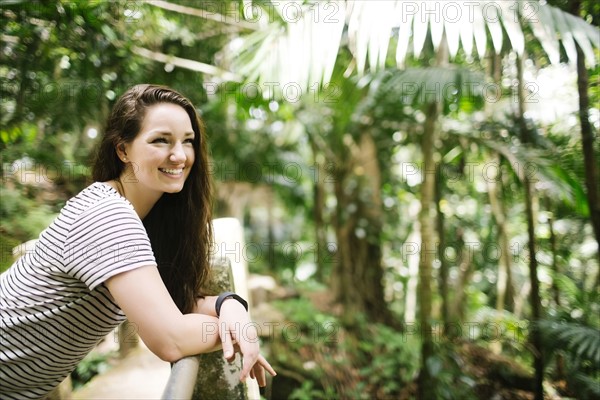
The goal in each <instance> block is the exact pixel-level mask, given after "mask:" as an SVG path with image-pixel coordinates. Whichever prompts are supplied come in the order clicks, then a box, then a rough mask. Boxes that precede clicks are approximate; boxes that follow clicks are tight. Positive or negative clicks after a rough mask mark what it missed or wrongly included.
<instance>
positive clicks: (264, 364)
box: [258, 356, 277, 376]
mask: <svg viewBox="0 0 600 400" xmlns="http://www.w3.org/2000/svg"><path fill="white" fill-rule="evenodd" d="M258 362H259V363H260V365H261V366H262V367H263V368H264V369H266V370H267V371H268V372H269V374H271V376H275V375H277V372H275V370H274V369H273V367H271V364H269V362H268V361H267V360H266V359H265V358H264V357H263V356H258ZM263 373H264V371H263Z"/></svg>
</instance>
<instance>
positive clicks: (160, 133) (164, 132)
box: [154, 131, 196, 137]
mask: <svg viewBox="0 0 600 400" xmlns="http://www.w3.org/2000/svg"><path fill="white" fill-rule="evenodd" d="M154 134H155V135H167V136H173V134H172V133H171V132H170V131H156V132H154ZM185 136H186V137H187V136H196V133H195V132H194V131H190V132H186V133H185Z"/></svg>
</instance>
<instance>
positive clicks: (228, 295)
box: [215, 292, 248, 317]
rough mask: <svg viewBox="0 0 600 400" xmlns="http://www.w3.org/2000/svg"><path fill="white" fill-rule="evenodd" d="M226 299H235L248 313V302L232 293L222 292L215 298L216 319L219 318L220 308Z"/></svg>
mask: <svg viewBox="0 0 600 400" xmlns="http://www.w3.org/2000/svg"><path fill="white" fill-rule="evenodd" d="M227 299H235V300H237V301H239V302H240V304H242V305H243V306H244V308H245V309H246V311H248V302H247V301H246V300H244V299H243V298H242V297H241V296H239V295H238V294H236V293H233V292H223V293H221V294H220V295H219V296H218V297H217V301H216V302H215V312H216V314H217V317H220V316H221V306H222V305H223V302H224V301H225V300H227Z"/></svg>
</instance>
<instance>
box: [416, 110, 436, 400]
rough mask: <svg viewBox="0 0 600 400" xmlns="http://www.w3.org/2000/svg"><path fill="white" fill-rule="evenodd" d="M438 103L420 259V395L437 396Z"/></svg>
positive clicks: (429, 147) (429, 135)
mask: <svg viewBox="0 0 600 400" xmlns="http://www.w3.org/2000/svg"><path fill="white" fill-rule="evenodd" d="M438 114H439V111H438V105H437V104H436V103H430V104H429V105H428V106H427V110H426V119H425V126H424V129H423V138H422V142H421V151H422V153H423V170H422V174H423V183H422V184H421V211H420V212H419V224H420V226H421V249H420V259H419V286H418V292H417V295H418V297H419V326H420V332H421V371H420V373H419V399H423V400H427V399H433V398H435V394H434V388H435V385H434V377H432V376H431V374H430V372H429V368H428V367H427V363H428V360H429V359H430V358H431V356H433V336H432V332H431V321H430V319H431V308H432V307H431V299H432V293H431V274H432V270H433V268H432V266H433V261H434V260H435V255H436V254H437V249H436V237H435V231H434V226H433V224H434V221H435V205H434V196H435V162H434V160H433V153H434V144H435V137H436V129H437V119H438Z"/></svg>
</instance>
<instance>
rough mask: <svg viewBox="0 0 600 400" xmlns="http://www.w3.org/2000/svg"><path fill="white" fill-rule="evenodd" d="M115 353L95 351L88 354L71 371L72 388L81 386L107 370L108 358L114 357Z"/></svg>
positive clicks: (108, 367) (108, 365) (108, 366)
mask: <svg viewBox="0 0 600 400" xmlns="http://www.w3.org/2000/svg"><path fill="white" fill-rule="evenodd" d="M115 354H116V353H115ZM115 354H113V353H96V352H92V353H90V354H88V355H87V356H86V357H85V358H84V359H83V360H81V361H80V362H79V364H77V368H75V370H74V371H73V372H72V373H71V379H72V382H73V389H78V388H80V387H82V386H83V385H85V384H86V383H88V382H89V381H90V380H92V378H93V377H95V376H96V375H99V374H102V373H104V372H106V371H108V370H109V369H110V359H111V358H114V357H115Z"/></svg>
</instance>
